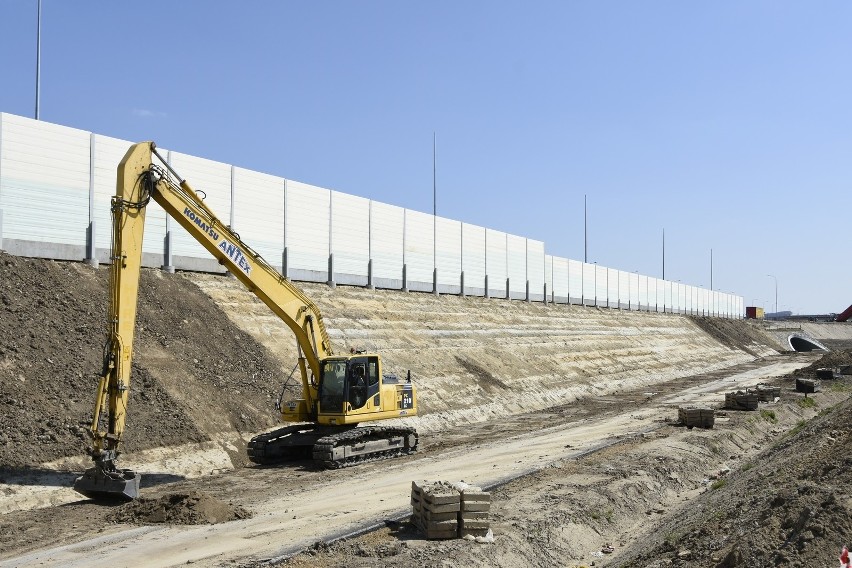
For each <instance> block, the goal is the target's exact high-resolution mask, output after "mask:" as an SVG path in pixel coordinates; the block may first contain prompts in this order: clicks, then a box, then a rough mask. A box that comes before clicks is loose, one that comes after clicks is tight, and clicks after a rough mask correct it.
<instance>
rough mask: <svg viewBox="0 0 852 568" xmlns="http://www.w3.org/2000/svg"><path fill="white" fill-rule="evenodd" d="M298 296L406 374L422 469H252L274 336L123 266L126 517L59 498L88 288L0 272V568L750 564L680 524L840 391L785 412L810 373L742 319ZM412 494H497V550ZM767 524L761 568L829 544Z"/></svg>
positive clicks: (270, 325)
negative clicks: (420, 515)
mask: <svg viewBox="0 0 852 568" xmlns="http://www.w3.org/2000/svg"><path fill="white" fill-rule="evenodd" d="M304 288H305V290H306V292H307V293H308V295H309V296H310V297H311V298H313V299H314V300H315V301H316V303H317V304H318V305H319V306H320V308H321V310H322V312H323V314H324V319H325V321H326V324H327V325H328V327H329V334H330V336H331V337H332V340H333V342H334V344H335V346H336V348H337V349H338V350H340V351H347V350H348V349H349V348H350V347H355V348H364V349H369V350H375V351H378V352H380V353H381V354H382V357H383V361H384V364H385V370H386V371H392V372H396V373H405V371H406V370H407V369H411V370H412V374H413V377H414V381H415V384H416V385H417V388H418V400H419V404H420V415H419V416H417V417H415V418H412V419H410V420H409V422H410V423H411V424H413V425H415V426H416V427H417V429H418V431H419V432H420V435H421V451H419V452H418V454H417V455H415V456H410V457H406V458H401V459H397V460H392V461H387V462H381V463H371V464H364V465H362V466H359V467H356V468H350V469H345V470H340V471H322V470H317V469H315V468H314V466H313V465H312V464H310V463H308V462H296V463H293V464H291V465H288V466H282V467H257V466H251V465H247V461H246V457H245V445H246V442H247V440H248V439H249V438H250V437H251V436H252V435H253V434H256V433H258V432H259V431H262V430H264V429H266V428H270V427H272V425H273V424H274V423H275V413H274V410H273V409H272V406H273V404H272V403H273V402H274V400H275V399H276V398H277V396H278V393H279V392H280V390H281V387H282V383H283V382H285V378H286V376H287V373H288V372H289V370H290V368H292V366H293V359H294V358H295V346H294V342H293V339H292V336H291V335H290V333H289V332H288V331H287V330H286V329H285V328H284V326H282V324H281V323H280V322H278V321H276V320H275V319H274V318H273V317H270V314H269V313H268V310H267V309H266V308H265V307H264V306H263V305H262V304H260V303H259V302H258V301H257V300H256V299H255V298H254V297H253V296H252V295H251V294H249V293H247V292H246V291H245V290H243V289H242V288H241V286H240V285H239V283H238V282H236V281H235V280H233V279H228V278H224V277H219V276H212V275H197V274H196V275H180V274H178V275H164V274H163V273H162V272H159V271H144V274H143V280H142V293H141V300H140V309H139V319H138V322H137V323H138V325H137V342H136V345H135V347H136V355H137V356H136V357H135V360H134V379H133V381H134V382H133V387H132V390H131V411H130V416H129V418H128V425H127V426H128V428H127V431H126V436H125V439H124V442H123V447H124V449H125V453H124V454H123V456H122V460H121V465H122V466H123V467H129V468H132V469H135V470H137V471H139V472H141V473H142V474H143V485H142V495H143V497H144V500H140V501H138V502H136V503H132V504H130V505H118V504H114V505H104V504H95V503H92V502H90V501H86V500H80V499H79V497H78V496H77V495H76V494H75V493H74V492H73V491H71V490H70V485H71V484H72V482H73V479H74V477H75V476H76V475H77V474H78V472H80V471H81V470H82V469H84V468H86V467H88V465H89V463H88V459H87V458H86V454H85V445H86V436H85V427H86V424H87V421H88V420H89V416H90V414H89V413H90V412H91V404H92V402H91V397H92V396H93V395H94V383H95V380H96V373H97V372H98V371H99V369H100V364H101V362H100V351H101V346H102V344H103V337H102V328H103V322H102V319H103V312H104V311H105V306H104V305H102V304H103V303H104V299H105V297H106V271H105V270H103V269H101V270H93V269H92V268H90V267H88V266H85V265H82V264H75V263H57V262H51V261H45V260H38V259H21V258H17V257H10V256H8V255H5V254H3V253H0V385H2V388H0V407H2V409H3V410H4V412H3V413H1V414H0V515H2V516H0V566H31V565H42V566H173V565H178V564H181V565H185V564H195V565H200V566H223V565H224V566H255V565H260V564H280V563H284V564H293V565H334V566H373V565H394V566H418V567H419V566H468V565H469V566H483V567H484V566H495V565H499V566H518V565H533V566H552V565H569V566H572V565H576V566H591V565H592V564H591V563H592V562H594V563H595V565H596V566H600V565H607V563H609V564H612V563H614V562H617V561H618V562H622V561H623V562H632V560H631V559H630V557H629V553H630V552H631V551H633V550H634V549H635V550H639V549H641V552H640V553H639V554H640V556H638V557H637V558H639V559H640V561H641V562H643V563H644V565H648V566H652V565H653V566H657V565H659V566H663V565H672V566H679V565H684V564H683V563H684V562H689V561H691V560H694V559H704V560H708V561H712V562H715V563H716V564H714V565H719V566H723V565H724V566H739V565H744V566H748V565H757V564H753V563H751V564H750V562H752V559H757V558H760V559H766V558H775V557H773V556H771V555H769V556H767V555H768V554H769V552H771V551H769V552H767V551H765V550H762V549H756V548H755V547H754V546H751V545H749V546H751V547H749V546H746V545H745V544H743V545H742V546H740V545H738V544H731V543H732V542H734V539H733V537H731V536H726V537H725V538H728V540H725V541H724V543H723V544H724V546H723V545H722V544H719V543H718V542H716V541H713V542H710V543H705V542H703V541H699V540H696V539H697V538H698V537H695V538H693V540H689V538H692V537H691V536H690V535H693V534H703V533H702V530H703V529H702V526H701V522H702V521H704V524H705V525H706V526H711V525H710V524H709V522H707V519H704V518H703V517H702V516H701V515H695V514H693V515H691V516H690V515H689V514H688V513H689V512H690V507H691V506H692V504H693V503H699V505H696V506H700V507H706V505H703V504H701V503H702V501H701V500H702V499H703V498H704V496H705V495H706V494H707V491H708V487H711V486H712V484H711V483H710V481H708V480H710V479H711V478H712V477H713V476H716V477H717V478H718V475H717V474H718V472H720V471H728V472H732V471H736V469H737V468H738V467H740V468H742V469H744V468H745V467H746V465H748V464H749V463H751V462H749V461H748V460H753V459H756V456H760V455H762V452H765V451H768V450H767V448H769V449H771V448H772V447H775V445H776V444H778V443H780V441H783V440H786V438H785V436H787V435H788V433H790V432H797V431H798V430H799V429H801V424H800V421H803V420H811V419H813V420H822V419H828V418H829V417H830V414H829V413H828V410H829V408H830V407H832V406H833V405H839V404H842V401H843V400H844V399H845V398H846V397H847V396H848V394H847V392H848V389H845V387H844V385H845V383H844V382H843V381H840V382H837V383H836V384H834V385H832V388H830V389H829V388H827V389H825V390H824V392H822V393H818V394H817V395H814V396H813V397H812V398H810V399H808V400H809V402H808V405H804V404H803V403H802V400H803V399H802V397H801V395H798V394H796V393H793V392H792V390H791V389H790V384H791V379H790V378H789V377H783V376H784V375H787V374H788V373H790V372H793V371H794V369H796V368H799V367H804V366H809V367H808V369H807V370H806V371H804V370H803V371H801V372H808V373H812V372H813V368H812V366H813V364H814V363H815V358H816V357H817V355H780V354H779V351H781V350H782V349H783V345H782V344H781V343H779V340H778V339H777V338H775V337H773V336H772V335H768V334H766V333H765V332H764V331H763V328H762V326H761V325H760V324H759V323H754V322H745V321H730V320H719V319H712V318H689V317H684V316H676V315H671V314H645V313H633V312H622V311H619V310H606V309H598V308H583V307H576V306H555V305H545V304H535V303H532V304H530V303H526V302H517V301H515V302H510V301H505V300H495V299H491V300H486V299H482V298H470V297H467V298H460V297H452V296H440V297H435V296H433V295H431V294H406V293H400V292H394V291H387V290H376V291H368V290H364V289H359V288H348V287H338V288H336V289H331V288H329V287H327V286H322V285H313V284H309V285H305V286H304ZM211 300H212V301H211ZM819 331H820V334H821V335H822V336H825V337H829V336H831V330H830V329H828V328H820V330H819ZM844 331H845V330H844ZM841 339H842V338H841ZM765 380H771V381H775V382H777V383H778V384H780V385H782V386H783V388H784V393H785V394H784V396H782V400H780V401H778V402H777V403H773V404H774V406H771V407H767V408H762V409H761V412H759V413H749V414H750V416H746V415H742V414H740V413H727V414H725V415H722V416H720V417H719V418H718V421H717V427H716V428H714V429H713V430H709V431H697V430H687V429H685V428H677V427H675V426H674V425H673V424H672V420H673V419H674V418H675V417H676V415H677V406H678V405H681V404H692V403H699V402H704V403H708V404H714V405H718V404H720V402H721V400H723V393H724V392H726V391H729V390H733V389H735V388H742V387H746V386H750V385H754V384H756V383H757V382H761V381H765ZM846 386H848V385H846ZM835 387H837V388H835ZM841 387H843V388H841ZM844 389H845V390H844ZM832 428H834V429H837V430H838V431H841V430H844V431H845V429H846V428H845V426H842V427H841V426H833V427H832ZM841 433H842V432H841ZM830 438H831V439H833V440H835V441H837V440H843V439H844V438H843V436H841V435H839V434H838V435H836V436H835V435H832V436H830ZM803 443H806V442H803ZM805 447H806V446H805ZM785 448H786V446H785ZM786 451H788V452H795V451H798V452H799V453H802V452H804V453H806V450H801V449H800V450H792V449H789V448H787V450H786ZM828 456H829V454H826V455H825V456H823V458H822V459H823V460H825V459H828ZM767 459H769V458H767ZM783 466H784V464H783V463H782V467H780V469H784V467H783ZM815 467H816V466H815ZM818 467H819V468H820V469H819V471H830V469H825V468H827V467H828V465H822V463H820V464H818ZM776 469H779V467H778V466H776ZM756 471H759V468H757V467H754V468H752V470H751V472H752V474H754V472H756ZM807 475H808V474H807V473H802V472H801V471H798V470H796V471H793V470H790V476H794V477H796V478H797V479H799V478H802V479H804V478H805V477H806V476H807ZM425 478H431V479H436V480H437V479H449V480H459V479H463V480H465V481H469V482H473V483H476V484H478V485H482V486H485V487H488V488H492V490H493V492H494V493H493V494H494V498H495V500H494V506H495V509H494V517H493V519H494V524H493V526H494V529H495V532H496V534H497V537H498V538H497V540H496V541H495V542H494V544H492V545H489V546H478V547H477V546H473V547H472V546H470V544H469V543H467V542H466V541H443V542H428V541H425V540H423V539H422V537H421V536H420V535H418V534H417V533H416V531H413V530H412V527H411V526H410V525H409V524H408V523H406V521H405V519H406V516H407V512H408V500H409V488H410V482H411V481H412V480H415V479H425ZM752 483H757V484H758V486H760V487H763V485H761V482H760V480H757V481H752ZM850 485H852V484H850ZM764 489H766V490H767V491H770V490H771V487H769V488H764ZM791 490H792V489H791ZM740 491H741V492H742V489H740ZM713 494H714V495H720V494H721V493H713ZM809 495H810V493H809ZM785 502H787V503H794V502H797V501H796V500H795V499H792V498H788V499H787V500H786V501H785ZM850 502H852V501H850ZM733 503H734V505H729V506H727V507H728V508H727V509H726V513H725V515H729V514H732V513H731V511H733V512H736V511H737V507H742V505H741V504H739V503H738V502H737V501H733ZM767 503H770V504H769V505H767V504H766V503H764V504H763V507H764V509H778V510H781V511H782V513H781V514H782V516H784V515H786V516H795V515H801V514H802V513H801V511H792V510H790V511H788V510H787V509H785V508H784V507H780V508H777V507H775V506H773V505H771V503H772V501H771V499H769V500H768V501H767ZM838 503H841V504H844V503H846V501H845V500H843V498H841V499H840V501H838ZM809 506H811V507H813V504H810V505H809ZM844 506H845V505H844ZM684 510H686V513H684V514H685V515H686V516H684V517H683V520H679V519H680V518H681V517H678V516H677V515H679V514H681V513H683V512H684ZM840 510H842V508H841V509H840ZM713 518H715V517H713ZM721 518H722V517H720V519H721ZM724 518H725V519H727V518H729V517H728V516H724ZM796 518H798V517H796ZM226 519H235V520H228V521H226ZM666 523H674V524H675V528H670V527H669V526H668V525H667V524H666ZM689 523H692V524H691V525H690V526H693V525H694V526H696V527H697V528H695V529H694V530H691V531H687V532H683V531H681V530H680V529H679V528H678V526H679V525H678V524H680V525H683V526H687V524H689ZM777 524H778V526H779V527H781V528H780V529H779V531H776V532H779V534H780V533H781V532H783V531H784V530H787V529H784V528H783V527H785V526H788V525H789V526H792V527H793V528H796V527H800V528H801V531H800V532H801V533H802V535H800V536H796V537H795V539H794V542H796V543H797V548H796V551H795V554H792V553H791V554H786V555H784V556H783V558H785V559H786V560H783V561H780V562H781V563H780V564H778V565H784V566H799V565H801V566H809V565H808V564H806V563H803V562H806V561H807V558H808V555H809V554H811V551H812V550H815V547H814V546H812V545H810V544H809V543H815V542H816V543H818V542H820V539H828V538H833V537H836V536H837V533H834V532H831V531H829V530H827V529H825V528H824V527H823V525H819V526H816V525H815V526H810V525H809V524H808V523H806V522H793V523H792V525H790V522H789V521H788V520H787V519H786V518H781V519H780V520H779V521H778V523H777ZM770 526H774V525H773V524H772V523H770ZM377 527H378V530H369V529H373V528H377ZM725 530H726V529H725V525H724V524H720V525H718V526H716V528H715V529H714V532H713V533H712V535H710V536H708V537H707V538H711V537H713V536H714V535H723V534H727V533H725ZM796 530H798V529H796ZM365 531H368V532H366V534H363V535H362V536H357V537H356V536H355V535H357V534H360V533H364V532H365ZM808 535H811V536H808ZM675 536H677V538H675ZM774 536H777V535H774V534H773V535H766V539H765V540H767V541H768V542H769V541H771V538H770V537H773V538H774ZM719 538H720V539H721V538H722V536H719ZM784 538H792V537H789V535H786V534H785V535H784ZM835 540H836V538H835ZM607 543H609V544H612V548H613V550H612V551H609V550H608V549H607V550H608V553H606V555H604V554H605V553H604V552H602V551H601V550H602V548H603V545H604V544H607ZM681 543H684V544H683V545H682V544H681ZM681 546H684V547H685V548H684V549H683V550H681ZM733 546H740V548H737V549H736V552H730V551H733V550H734V548H732V547H733ZM808 546H811V548H810V549H809V548H808ZM725 547H727V548H725ZM699 549H700V551H699ZM710 550H712V551H713V552H712V553H708V554H704V552H705V551H710ZM681 552H685V554H683V555H681ZM731 554H733V556H731ZM643 555H644V556H643ZM714 555H715V556H714ZM737 555H739V556H737ZM717 557H718V558H717ZM713 558H716V560H713ZM729 558H732V559H733V560H728V559H729ZM825 558H828V557H825ZM738 559H741V560H738ZM659 562H663V563H662V564H655V563H659ZM723 562H728V563H727V564H721V563H723ZM784 562H786V563H784ZM797 562H798V564H797ZM666 563H668V564H666ZM776 563H777V562H776ZM640 565H642V564H640ZM819 565H823V564H819Z"/></svg>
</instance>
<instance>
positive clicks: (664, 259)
mask: <svg viewBox="0 0 852 568" xmlns="http://www.w3.org/2000/svg"><path fill="white" fill-rule="evenodd" d="M665 279H666V230H665V229H663V280H665Z"/></svg>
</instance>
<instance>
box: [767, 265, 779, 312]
mask: <svg viewBox="0 0 852 568" xmlns="http://www.w3.org/2000/svg"><path fill="white" fill-rule="evenodd" d="M767 276H768V277H770V278H772V279H773V280H775V314H776V317H777V314H778V278H776V277H775V275H774V274H767Z"/></svg>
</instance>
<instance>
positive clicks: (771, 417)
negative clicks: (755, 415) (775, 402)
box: [760, 408, 778, 424]
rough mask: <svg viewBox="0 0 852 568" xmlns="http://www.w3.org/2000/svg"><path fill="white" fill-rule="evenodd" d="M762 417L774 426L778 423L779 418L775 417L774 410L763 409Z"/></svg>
mask: <svg viewBox="0 0 852 568" xmlns="http://www.w3.org/2000/svg"><path fill="white" fill-rule="evenodd" d="M760 417H761V418H763V419H764V420H766V421H767V422H771V423H772V424H777V423H778V417H777V416H775V411H774V410H767V409H765V408H764V409H763V410H761V411H760Z"/></svg>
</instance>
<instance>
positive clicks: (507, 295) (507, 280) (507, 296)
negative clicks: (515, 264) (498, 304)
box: [506, 278, 511, 300]
mask: <svg viewBox="0 0 852 568" xmlns="http://www.w3.org/2000/svg"><path fill="white" fill-rule="evenodd" d="M509 290H511V288H509V279H508V278H506V299H507V300H509V299H511V296H510V295H509Z"/></svg>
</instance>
